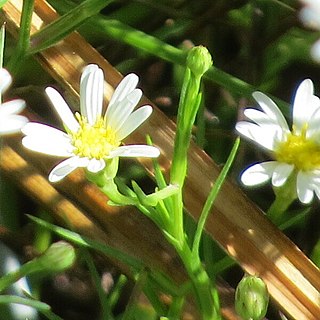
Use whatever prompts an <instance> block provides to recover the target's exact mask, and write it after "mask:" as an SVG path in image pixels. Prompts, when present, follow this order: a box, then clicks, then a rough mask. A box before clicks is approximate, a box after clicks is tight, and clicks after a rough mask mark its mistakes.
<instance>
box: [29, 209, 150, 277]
mask: <svg viewBox="0 0 320 320" xmlns="http://www.w3.org/2000/svg"><path fill="white" fill-rule="evenodd" d="M27 217H28V218H29V219H30V220H32V221H33V222H35V223H37V224H39V225H41V226H43V227H45V228H47V229H49V230H51V231H52V232H54V233H55V234H57V235H59V236H60V237H62V238H64V239H66V240H69V241H70V242H72V243H75V244H77V245H78V246H81V247H84V248H90V249H94V250H96V251H98V252H100V253H102V254H104V255H106V256H109V257H112V258H115V259H117V260H119V261H121V262H123V263H125V264H127V265H128V266H130V267H132V268H133V269H134V270H135V271H139V270H141V269H142V268H143V267H144V264H143V262H142V261H140V260H138V259H137V258H134V257H132V256H129V255H128V254H125V253H124V252H122V251H120V250H117V249H115V248H112V247H110V246H108V245H106V244H102V243H99V242H96V241H94V240H92V239H89V238H87V237H85V236H81V235H79V234H77V233H75V232H73V231H70V230H67V229H64V228H61V227H58V226H55V225H53V224H51V223H48V222H46V221H44V220H41V219H39V218H37V217H34V216H30V215H27Z"/></svg>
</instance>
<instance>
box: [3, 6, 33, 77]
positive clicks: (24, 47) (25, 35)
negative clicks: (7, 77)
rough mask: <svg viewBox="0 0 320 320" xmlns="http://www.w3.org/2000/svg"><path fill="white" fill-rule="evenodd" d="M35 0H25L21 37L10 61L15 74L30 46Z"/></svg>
mask: <svg viewBox="0 0 320 320" xmlns="http://www.w3.org/2000/svg"><path fill="white" fill-rule="evenodd" d="M33 7H34V0H24V1H23V5H22V13H21V21H20V31H19V39H18V43H17V48H16V50H15V51H14V52H13V55H12V56H11V59H10V61H9V63H8V69H9V70H10V72H11V73H12V74H13V75H15V74H16V73H17V72H18V71H19V69H20V66H21V64H22V63H23V62H24V60H25V58H26V55H27V51H28V49H29V46H30V31H31V24H32V23H31V20H32V14H33Z"/></svg>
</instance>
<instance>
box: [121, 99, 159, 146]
mask: <svg viewBox="0 0 320 320" xmlns="http://www.w3.org/2000/svg"><path fill="white" fill-rule="evenodd" d="M152 110H153V109H152V107H151V106H149V105H146V106H143V107H141V108H139V109H137V110H136V111H134V112H133V113H131V114H130V116H129V117H128V119H127V120H126V122H125V123H124V124H123V125H122V127H121V128H120V129H119V130H118V131H117V132H116V134H117V138H118V140H119V141H122V140H123V139H124V138H126V137H127V136H128V135H129V134H130V133H131V132H133V131H134V130H135V129H137V128H138V127H139V126H140V125H141V124H142V123H143V122H144V121H146V120H147V119H148V118H149V117H150V115H151V113H152Z"/></svg>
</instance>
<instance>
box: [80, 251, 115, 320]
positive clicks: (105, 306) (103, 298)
mask: <svg viewBox="0 0 320 320" xmlns="http://www.w3.org/2000/svg"><path fill="white" fill-rule="evenodd" d="M81 256H82V257H83V258H84V260H85V261H86V264H87V266H88V269H89V272H90V274H91V277H92V279H93V283H94V284H95V286H96V290H97V293H98V296H99V299H100V305H101V310H102V314H101V320H112V319H113V315H112V312H111V308H110V305H109V300H108V297H107V295H106V293H105V291H104V290H103V289H102V287H101V278H100V276H99V274H98V271H97V269H96V267H95V265H94V262H93V260H92V257H91V255H90V254H89V252H88V251H87V249H85V248H81Z"/></svg>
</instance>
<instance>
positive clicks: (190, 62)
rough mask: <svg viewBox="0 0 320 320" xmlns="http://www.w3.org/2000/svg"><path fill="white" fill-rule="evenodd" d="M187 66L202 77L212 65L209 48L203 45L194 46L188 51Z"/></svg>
mask: <svg viewBox="0 0 320 320" xmlns="http://www.w3.org/2000/svg"><path fill="white" fill-rule="evenodd" d="M187 66H188V68H189V69H190V70H191V71H192V73H193V74H194V75H195V76H197V77H201V76H202V75H203V74H204V73H205V72H206V71H207V70H208V69H209V68H210V67H211V66H212V57H211V54H210V53H209V51H208V49H207V48H206V47H203V46H197V47H193V48H192V49H191V50H190V51H189V52H188V56H187Z"/></svg>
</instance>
